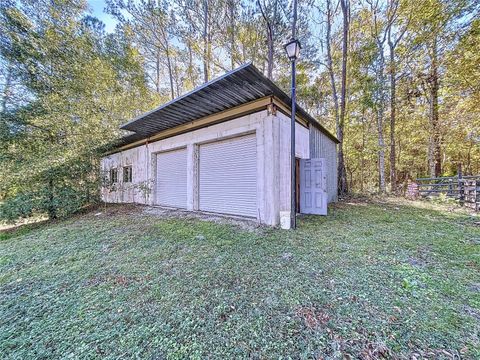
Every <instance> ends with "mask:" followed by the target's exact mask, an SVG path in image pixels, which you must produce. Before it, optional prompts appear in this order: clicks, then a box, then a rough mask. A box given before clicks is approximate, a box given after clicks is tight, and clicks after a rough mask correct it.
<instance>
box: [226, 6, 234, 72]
mask: <svg viewBox="0 0 480 360" xmlns="http://www.w3.org/2000/svg"><path fill="white" fill-rule="evenodd" d="M228 12H229V16H230V67H231V68H232V70H233V69H234V68H235V0H230V1H229V2H228Z"/></svg>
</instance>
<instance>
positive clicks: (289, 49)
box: [285, 2, 301, 229]
mask: <svg viewBox="0 0 480 360" xmlns="http://www.w3.org/2000/svg"><path fill="white" fill-rule="evenodd" d="M295 3H296V2H295ZM295 10H296V7H295ZM295 13H296V11H295ZM294 16H296V14H294ZM293 29H295V28H294V27H293ZM293 36H295V30H294V31H293ZM300 49H301V45H300V41H298V40H297V39H295V37H293V38H292V39H291V40H290V41H289V42H288V43H286V44H285V51H286V53H287V56H288V58H289V59H290V62H291V63H292V89H291V91H292V95H291V97H292V105H291V106H292V118H291V135H290V158H291V165H290V166H291V169H290V170H291V174H290V182H291V205H290V206H291V209H290V227H291V228H292V229H295V228H296V227H297V216H296V215H297V195H296V193H297V189H296V161H295V111H296V91H295V90H296V89H295V86H296V66H295V63H296V61H297V59H298V58H299V57H300Z"/></svg>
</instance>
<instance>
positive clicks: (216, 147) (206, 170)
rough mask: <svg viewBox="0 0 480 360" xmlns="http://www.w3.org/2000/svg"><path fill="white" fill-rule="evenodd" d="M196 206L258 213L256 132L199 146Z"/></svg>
mask: <svg viewBox="0 0 480 360" xmlns="http://www.w3.org/2000/svg"><path fill="white" fill-rule="evenodd" d="M199 150H200V152H199V160H200V166H199V208H200V210H203V211H211V212H216V213H223V214H233V215H242V216H251V217H256V216H257V149H256V138H255V135H247V136H242V137H238V138H234V139H229V140H224V141H218V142H214V143H209V144H204V145H200V149H199Z"/></svg>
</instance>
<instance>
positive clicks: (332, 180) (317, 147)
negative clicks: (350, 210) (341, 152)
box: [310, 126, 338, 203]
mask: <svg viewBox="0 0 480 360" xmlns="http://www.w3.org/2000/svg"><path fill="white" fill-rule="evenodd" d="M310 158H325V159H326V163H327V193H328V202H329V203H330V202H335V201H337V200H338V169H337V144H336V143H335V142H334V141H332V140H331V139H330V138H328V137H327V136H326V135H325V134H324V133H322V132H321V131H320V130H319V129H317V128H316V127H314V126H310Z"/></svg>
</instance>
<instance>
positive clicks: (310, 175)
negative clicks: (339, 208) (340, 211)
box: [300, 158, 327, 215]
mask: <svg viewBox="0 0 480 360" xmlns="http://www.w3.org/2000/svg"><path fill="white" fill-rule="evenodd" d="M300 212H301V213H303V214H317V215H327V174H326V163H325V159H323V158H321V159H300Z"/></svg>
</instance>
